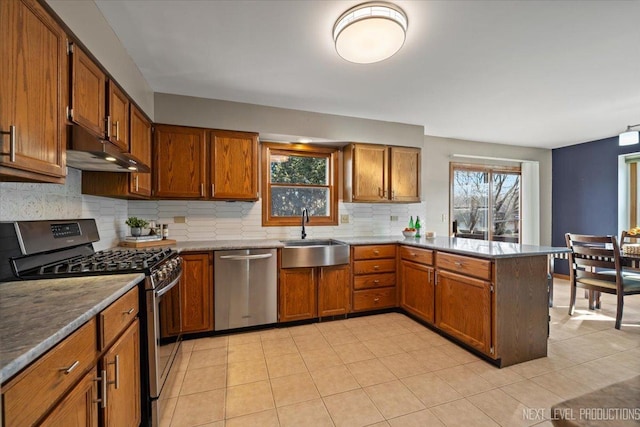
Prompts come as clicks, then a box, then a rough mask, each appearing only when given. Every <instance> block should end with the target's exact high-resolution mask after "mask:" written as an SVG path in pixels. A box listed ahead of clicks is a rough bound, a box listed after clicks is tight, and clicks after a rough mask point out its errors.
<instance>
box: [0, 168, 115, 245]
mask: <svg viewBox="0 0 640 427" xmlns="http://www.w3.org/2000/svg"><path fill="white" fill-rule="evenodd" d="M81 190H82V172H80V171H79V170H77V169H73V168H69V169H68V173H67V179H66V183H65V184H64V185H62V184H31V183H22V182H2V183H0V221H17V220H33V219H75V218H95V220H96V223H97V224H98V232H99V233H100V241H99V242H97V243H96V244H94V247H95V248H96V249H97V250H102V249H107V248H110V247H113V246H115V245H117V244H118V242H119V241H120V240H121V238H122V237H123V236H124V235H125V233H126V232H127V226H126V225H125V224H124V222H125V221H126V219H127V201H126V200H119V199H110V198H106V197H95V196H86V195H83V194H82V193H81Z"/></svg>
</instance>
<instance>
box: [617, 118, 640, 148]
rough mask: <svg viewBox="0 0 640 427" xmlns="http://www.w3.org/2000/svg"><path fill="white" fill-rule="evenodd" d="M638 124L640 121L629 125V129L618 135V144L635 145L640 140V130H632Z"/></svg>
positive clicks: (639, 124)
mask: <svg viewBox="0 0 640 427" xmlns="http://www.w3.org/2000/svg"><path fill="white" fill-rule="evenodd" d="M638 126H640V123H638V124H637V125H630V126H627V130H625V131H624V132H622V133H621V134H620V135H619V136H618V145H634V144H637V143H638V142H640V131H637V130H632V129H633V128H636V127H638Z"/></svg>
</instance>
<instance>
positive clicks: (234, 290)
mask: <svg viewBox="0 0 640 427" xmlns="http://www.w3.org/2000/svg"><path fill="white" fill-rule="evenodd" d="M214 255H215V256H214V266H213V270H214V279H215V281H214V288H215V330H216V331H222V330H225V329H235V328H243V327H245V326H255V325H266V324H269V323H276V322H277V321H278V270H277V256H276V249H241V250H233V251H215V252H214Z"/></svg>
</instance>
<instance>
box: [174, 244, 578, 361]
mask: <svg viewBox="0 0 640 427" xmlns="http://www.w3.org/2000/svg"><path fill="white" fill-rule="evenodd" d="M334 240H336V241H338V242H342V243H346V244H348V245H350V246H351V257H350V267H351V274H350V276H351V278H350V281H349V282H350V283H348V285H347V286H348V287H349V291H348V292H349V300H350V304H349V306H348V307H346V308H345V312H347V313H355V312H358V313H365V312H369V311H375V310H378V309H394V308H396V307H400V308H401V309H403V310H404V311H405V312H407V313H408V314H410V315H412V316H413V317H414V318H417V319H419V320H421V321H422V322H423V323H425V324H427V325H429V326H430V327H432V328H434V329H436V330H437V331H439V332H441V333H443V334H444V335H446V336H448V337H450V338H453V339H454V340H456V341H457V342H458V343H460V344H462V345H464V346H466V347H467V348H469V349H472V350H473V351H475V352H476V353H479V354H482V355H483V356H484V357H485V358H487V359H489V360H491V361H493V363H495V364H496V365H499V366H501V367H504V366H509V365H513V364H516V363H521V362H524V361H527V360H532V359H536V358H539V357H544V356H546V355H547V336H548V327H549V326H548V325H549V323H548V321H549V312H548V301H549V287H548V286H549V282H548V269H547V267H548V255H550V254H554V253H564V252H567V249H566V248H562V247H548V246H534V245H521V244H516V243H505V242H490V241H484V240H474V239H463V238H449V237H436V238H433V239H425V238H422V239H415V238H408V239H404V238H401V237H393V236H371V237H337V238H335V239H334ZM283 246H284V244H283V243H282V242H279V241H277V240H264V241H263V240H246V241H243V240H233V241H231V240H224V241H215V240H211V241H184V242H178V244H177V249H178V251H180V252H182V253H188V252H192V251H195V252H202V251H216V250H226V249H250V248H257V247H271V248H281V247H283ZM279 292H280V295H281V297H282V294H283V293H285V292H286V290H285V289H283V288H282V286H281V287H280V291H279ZM311 298H312V301H314V302H315V304H316V306H317V304H318V302H317V300H315V299H313V298H316V297H315V296H313V295H311ZM281 301H282V299H281ZM310 304H313V303H310ZM282 309H283V308H282V306H281V307H280V310H282ZM308 312H309V313H314V312H313V311H312V310H310V311H308ZM315 313H316V314H308V315H307V316H306V318H307V319H312V318H317V317H322V316H321V315H320V314H318V311H317V310H316V311H315ZM284 317H286V316H284ZM298 319H303V318H302V317H300V318H298ZM281 321H282V320H281Z"/></svg>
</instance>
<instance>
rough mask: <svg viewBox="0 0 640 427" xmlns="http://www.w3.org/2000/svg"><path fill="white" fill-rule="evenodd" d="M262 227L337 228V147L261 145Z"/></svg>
mask: <svg viewBox="0 0 640 427" xmlns="http://www.w3.org/2000/svg"><path fill="white" fill-rule="evenodd" d="M262 146H263V148H262V158H263V167H262V175H263V186H262V188H263V201H262V206H263V208H262V209H263V212H262V223H263V225H299V224H300V221H301V219H300V215H301V213H302V209H304V208H306V209H307V210H308V211H309V215H310V222H309V224H310V225H337V210H338V207H337V188H336V187H335V183H336V182H337V153H338V149H337V148H328V147H316V146H310V145H290V144H275V143H263V144H262Z"/></svg>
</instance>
